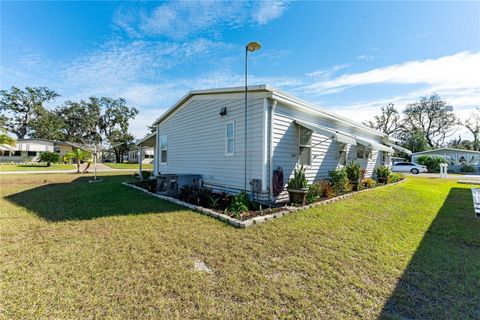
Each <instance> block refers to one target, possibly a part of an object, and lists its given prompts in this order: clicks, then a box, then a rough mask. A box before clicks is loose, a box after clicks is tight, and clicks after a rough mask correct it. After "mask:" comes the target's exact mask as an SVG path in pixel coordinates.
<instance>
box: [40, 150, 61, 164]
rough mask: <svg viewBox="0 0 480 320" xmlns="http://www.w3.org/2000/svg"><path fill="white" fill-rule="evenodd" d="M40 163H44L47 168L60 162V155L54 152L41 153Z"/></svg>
mask: <svg viewBox="0 0 480 320" xmlns="http://www.w3.org/2000/svg"><path fill="white" fill-rule="evenodd" d="M39 159H40V162H46V163H47V167H50V165H51V164H52V163H57V162H59V161H60V155H59V154H58V153H56V152H48V151H47V152H42V153H40V158H39Z"/></svg>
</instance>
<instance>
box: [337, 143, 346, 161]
mask: <svg viewBox="0 0 480 320" xmlns="http://www.w3.org/2000/svg"><path fill="white" fill-rule="evenodd" d="M338 164H339V165H341V166H346V165H347V145H346V144H345V143H342V142H339V143H338Z"/></svg>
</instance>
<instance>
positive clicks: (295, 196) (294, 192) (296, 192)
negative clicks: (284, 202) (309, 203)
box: [287, 188, 308, 206]
mask: <svg viewBox="0 0 480 320" xmlns="http://www.w3.org/2000/svg"><path fill="white" fill-rule="evenodd" d="M287 190H288V196H289V197H290V202H293V203H296V204H301V205H302V206H304V205H305V200H306V198H307V193H308V188H303V189H287Z"/></svg>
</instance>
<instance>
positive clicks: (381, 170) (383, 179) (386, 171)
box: [375, 166, 392, 183]
mask: <svg viewBox="0 0 480 320" xmlns="http://www.w3.org/2000/svg"><path fill="white" fill-rule="evenodd" d="M391 173H392V171H391V170H390V168H389V167H387V166H379V167H376V168H375V175H376V176H377V181H378V182H379V183H387V181H388V177H389V176H390V174H391Z"/></svg>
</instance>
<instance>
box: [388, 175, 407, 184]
mask: <svg viewBox="0 0 480 320" xmlns="http://www.w3.org/2000/svg"><path fill="white" fill-rule="evenodd" d="M402 179H403V177H402V175H400V174H399V173H392V174H390V175H389V176H388V180H387V183H395V182H398V181H400V180H402Z"/></svg>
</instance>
